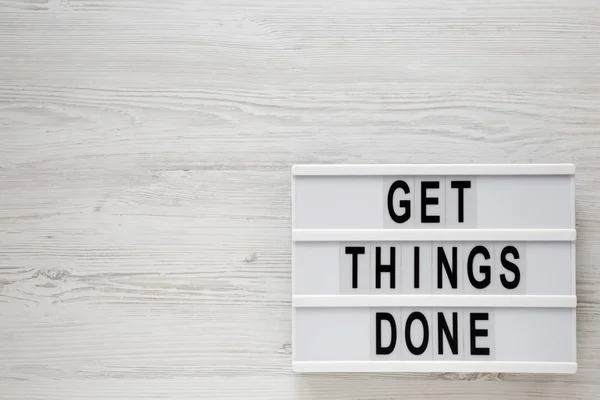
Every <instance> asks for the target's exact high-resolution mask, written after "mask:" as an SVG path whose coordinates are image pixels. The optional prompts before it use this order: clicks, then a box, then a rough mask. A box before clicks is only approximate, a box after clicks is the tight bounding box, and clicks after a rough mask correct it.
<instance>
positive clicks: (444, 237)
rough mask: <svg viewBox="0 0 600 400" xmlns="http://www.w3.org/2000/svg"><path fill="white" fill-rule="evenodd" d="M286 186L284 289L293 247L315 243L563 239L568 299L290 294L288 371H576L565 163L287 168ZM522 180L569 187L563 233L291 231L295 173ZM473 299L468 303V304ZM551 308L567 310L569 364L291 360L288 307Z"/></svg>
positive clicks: (569, 170)
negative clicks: (288, 216)
mask: <svg viewBox="0 0 600 400" xmlns="http://www.w3.org/2000/svg"><path fill="white" fill-rule="evenodd" d="M291 175H292V176H291V178H292V182H291V188H292V193H291V195H292V287H293V285H294V276H295V271H296V265H295V257H294V253H295V244H296V242H318V241H335V242H348V241H412V242H415V241H569V242H571V285H572V293H573V295H557V296H554V295H547V296H540V295H511V296H506V295H464V294H461V295H376V296H374V295H346V294H340V295H297V294H295V292H294V290H293V292H292V369H293V371H294V372H459V373H477V372H495V373H575V372H576V371H577V362H576V359H577V327H576V322H577V321H576V310H575V309H576V306H577V297H576V295H575V293H576V252H575V239H576V230H575V176H574V175H575V166H574V165H572V164H507V165H503V164H390V165H294V166H293V167H292V170H291ZM459 175H468V176H486V175H496V176H522V175H538V176H544V175H563V176H565V175H566V176H570V182H571V188H570V190H571V227H570V229H402V230H400V229H398V230H394V229H296V221H295V219H296V213H295V204H294V203H295V182H296V177H297V176H459ZM475 300H476V303H473V302H474V301H475ZM403 306H410V307H414V306H424V307H444V306H446V307H488V308H490V307H529V308H535V307H553V308H571V309H573V313H572V318H573V320H572V327H573V328H572V329H573V332H572V338H573V339H572V340H573V349H572V353H573V358H574V361H573V362H523V361H515V362H506V361H400V360H398V361H375V360H373V361H296V360H295V343H296V330H295V310H296V308H300V307H403Z"/></svg>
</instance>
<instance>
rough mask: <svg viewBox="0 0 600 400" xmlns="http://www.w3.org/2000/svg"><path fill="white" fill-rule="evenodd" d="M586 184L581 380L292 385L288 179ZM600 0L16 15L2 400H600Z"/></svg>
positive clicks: (153, 4) (250, 5) (206, 5)
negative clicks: (387, 172) (342, 170)
mask: <svg viewBox="0 0 600 400" xmlns="http://www.w3.org/2000/svg"><path fill="white" fill-rule="evenodd" d="M412 162H418V163H444V162H448V163H452V162H483V163H488V162H491V163H511V162H543V163H552V162H572V163H575V164H576V165H577V176H576V179H577V184H576V186H577V187H576V194H577V229H578V243H577V251H578V265H577V285H578V287H577V294H578V296H579V307H578V361H579V372H578V373H577V374H576V375H573V376H544V375H504V374H499V375H498V374H494V375H486V374H479V375H477V374H475V375H456V374H432V375H424V374H401V375H385V374H380V375H377V374H374V375H359V376H351V375H344V374H339V375H294V374H293V373H292V372H291V354H290V341H291V321H290V320H291V276H290V275H291V263H290V247H291V243H290V198H289V193H290V176H289V172H290V167H291V165H292V164H294V163H412ZM599 201H600V3H598V2H597V1H596V0H551V1H548V0H522V1H517V0H498V1H493V2H492V1H479V0H477V1H476V0H457V1H445V0H408V1H396V0H377V1H372V0H331V1H323V0H302V1H300V0H282V1H277V2H274V1H272V0H246V1H241V0H203V1H193V0H175V1H158V0H0V318H1V319H0V321H1V322H2V323H1V324H0V397H1V398H2V399H28V400H29V399H135V398H140V399H141V398H143V399H147V398H170V399H192V398H194V399H196V398H203V399H204V398H206V399H233V398H247V399H311V400H313V399H322V400H342V399H351V400H354V399H356V400H358V399H382V400H383V399H422V400H426V399H439V398H447V399H461V400H462V399H472V400H475V399H480V398H483V397H484V396H485V398H487V399H509V400H515V399H526V398H527V399H555V400H559V399H561V400H562V399H597V398H598V393H599V392H600V383H599V382H600V322H599V321H600V311H599V305H600V287H599V286H598V282H599V281H600V269H598V265H600V246H598V243H599V242H600V211H599V210H598V206H597V205H598V203H599Z"/></svg>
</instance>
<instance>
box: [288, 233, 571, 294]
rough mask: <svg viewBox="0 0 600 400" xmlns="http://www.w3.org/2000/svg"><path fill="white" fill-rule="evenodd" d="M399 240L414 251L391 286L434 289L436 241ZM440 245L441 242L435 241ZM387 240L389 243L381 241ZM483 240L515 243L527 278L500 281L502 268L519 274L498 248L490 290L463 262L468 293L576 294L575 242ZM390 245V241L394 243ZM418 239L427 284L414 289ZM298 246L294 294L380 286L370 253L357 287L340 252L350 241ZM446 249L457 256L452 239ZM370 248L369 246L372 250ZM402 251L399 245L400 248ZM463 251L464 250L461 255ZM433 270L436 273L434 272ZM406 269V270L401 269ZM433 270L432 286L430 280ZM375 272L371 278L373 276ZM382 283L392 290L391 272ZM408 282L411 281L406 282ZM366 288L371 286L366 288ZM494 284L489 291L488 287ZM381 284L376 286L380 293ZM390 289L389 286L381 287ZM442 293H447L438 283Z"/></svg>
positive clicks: (461, 275) (490, 245)
mask: <svg viewBox="0 0 600 400" xmlns="http://www.w3.org/2000/svg"><path fill="white" fill-rule="evenodd" d="M391 243H395V245H399V246H400V247H401V248H402V249H404V248H405V247H404V245H406V246H410V247H407V249H409V250H410V251H404V252H402V257H403V258H402V259H403V260H404V261H403V262H404V265H398V264H397V265H396V274H397V279H399V280H400V282H399V283H400V285H398V286H397V288H398V291H391V293H397V294H401V293H404V294H432V289H431V283H433V287H434V288H437V286H436V285H437V263H435V260H434V259H433V258H432V257H431V255H430V254H431V251H429V255H427V254H426V252H425V249H426V248H425V247H424V246H426V245H429V246H431V244H432V242H404V243H402V242H391ZM435 243H436V245H438V244H441V243H440V242H435ZM473 243H475V242H456V243H455V245H458V247H459V254H461V253H462V252H463V251H464V249H466V248H467V247H466V246H468V245H470V244H473ZM372 244H373V243H370V242H352V243H344V245H352V246H365V247H370V246H371V245H372ZM379 244H385V243H379ZM477 244H483V245H485V246H486V248H487V249H488V250H491V249H493V248H495V247H496V245H497V246H498V249H502V248H503V247H504V246H506V245H508V244H510V245H514V246H515V247H517V248H518V249H521V250H522V249H523V248H524V251H520V255H521V256H522V259H521V260H519V261H517V262H516V264H517V265H518V266H519V270H520V272H521V282H520V284H519V286H518V287H517V288H516V289H514V290H510V291H509V290H506V289H504V287H503V286H502V285H501V283H500V281H499V279H500V278H499V276H500V274H501V273H506V274H507V279H509V280H512V279H513V274H512V273H511V272H508V271H507V270H505V269H504V267H502V264H501V263H500V252H499V251H498V252H497V253H498V254H494V255H495V257H494V260H495V262H494V263H491V262H492V259H490V260H489V261H486V262H485V264H486V265H491V266H492V273H491V274H492V275H491V276H492V284H490V286H489V287H488V288H486V290H483V291H481V290H477V289H473V288H472V286H471V285H470V283H469V282H468V277H467V272H466V268H459V270H458V273H459V285H458V289H459V291H460V293H463V294H477V293H481V294H506V295H507V296H510V295H511V294H531V295H572V294H574V293H573V291H572V290H573V288H572V285H571V273H572V271H571V242H511V243H508V242H502V243H495V242H477ZM388 245H389V243H388ZM415 245H418V246H421V254H420V256H421V270H420V272H421V284H422V285H421V289H422V290H420V291H414V289H413V261H412V254H413V247H414V246H415ZM295 246H296V250H295V252H294V256H295V257H296V269H295V271H294V294H351V293H355V294H356V293H359V294H365V293H369V289H370V288H375V283H374V279H375V278H374V277H375V272H374V269H375V267H374V263H375V261H374V260H373V261H372V264H371V265H372V270H371V271H370V272H368V271H367V270H366V269H367V268H368V267H369V264H368V263H366V262H364V263H363V261H365V260H366V258H367V254H365V255H362V256H359V257H360V258H359V271H358V279H359V282H358V284H359V285H358V286H359V287H358V289H357V290H353V289H352V286H351V285H352V279H351V277H352V256H351V255H345V257H342V258H340V255H341V254H340V252H341V253H342V254H343V252H344V250H343V249H344V247H341V248H340V244H339V243H338V242H296V243H295ZM447 246H448V248H447V250H446V255H447V257H448V259H449V260H450V261H451V256H452V250H451V247H452V245H450V244H448V245H447ZM366 251H367V252H368V250H366ZM397 251H398V250H397ZM382 254H385V258H382V262H384V263H387V261H388V258H387V257H389V249H387V251H386V252H382ZM459 257H460V256H459ZM480 257H481V256H478V257H477V259H476V260H475V261H474V263H473V265H474V268H473V270H474V273H475V277H476V278H477V279H480V277H479V275H477V271H479V265H481V264H482V262H481V261H480ZM466 258H467V255H464V256H463V260H464V262H462V263H459V267H460V266H464V265H466ZM426 260H429V265H430V267H429V268H426V266H425V265H424V264H425V262H426ZM508 260H511V261H512V260H513V259H512V257H508ZM432 273H433V275H432ZM400 274H404V275H400ZM427 276H429V282H430V286H429V287H428V286H426V283H427V281H426V280H427ZM341 277H345V278H346V280H345V282H346V285H340V283H341V280H340V278H341ZM443 277H444V289H445V288H446V285H448V283H447V279H448V278H447V277H446V274H445V272H444V274H443ZM369 278H371V281H370V280H369ZM381 283H382V288H384V287H387V288H388V292H389V274H388V273H384V274H382V281H381ZM406 285H408V286H406ZM363 289H365V290H363ZM448 289H449V290H447V291H446V290H443V291H442V293H443V294H453V293H454V292H455V291H454V290H452V289H451V288H450V287H449V286H448ZM487 289H489V292H488V291H487ZM374 292H375V290H373V291H371V293H374ZM377 292H382V294H385V292H386V291H377ZM435 292H436V294H441V293H440V291H438V290H437V289H436V290H435Z"/></svg>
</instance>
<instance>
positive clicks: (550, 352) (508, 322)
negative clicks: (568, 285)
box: [295, 307, 574, 362]
mask: <svg viewBox="0 0 600 400" xmlns="http://www.w3.org/2000/svg"><path fill="white" fill-rule="evenodd" d="M451 310H452V311H457V310H460V311H462V312H463V315H462V316H460V317H459V324H461V325H462V326H463V328H464V330H463V333H464V335H463V339H464V341H463V348H462V353H460V355H462V358H461V359H462V360H466V361H473V360H485V361H540V362H543V361H548V362H572V361H573V356H572V348H573V347H572V339H573V338H572V336H573V327H572V326H571V322H572V313H573V312H574V310H573V309H552V308H542V309H540V308H535V309H534V308H496V309H492V308H480V309H476V308H464V309H451ZM377 311H387V312H391V314H392V315H394V318H395V319H396V325H397V329H398V331H397V333H398V339H397V345H396V349H395V350H394V351H393V352H392V354H391V355H390V356H389V357H387V358H386V357H384V356H382V355H379V356H377V355H375V351H374V348H375V345H374V343H375V338H374V336H375V322H374V321H373V320H374V314H375V312H377ZM413 311H420V312H422V313H423V314H424V315H426V318H427V320H428V322H429V334H430V341H429V346H428V347H427V350H426V352H425V353H423V355H421V356H414V355H411V354H410V353H409V352H408V350H407V349H406V347H405V345H404V329H405V321H406V319H407V318H408V315H409V314H410V313H411V312H413ZM438 311H445V310H444V309H443V308H441V309H436V308H434V307H427V308H415V309H409V308H390V309H385V308H379V309H370V308H368V307H361V308H296V309H295V312H296V325H295V326H296V360H297V361H367V360H371V359H387V360H390V359H391V360H412V359H414V360H421V361H426V360H432V359H435V358H434V351H433V350H434V347H435V346H434V345H435V344H436V343H437V329H434V323H433V322H434V318H433V314H434V313H435V312H438ZM472 312H487V313H489V316H490V320H489V321H481V322H477V324H476V328H477V329H488V336H487V337H482V338H478V339H477V346H479V347H487V348H489V349H490V357H487V356H486V357H483V356H482V357H478V356H472V355H470V351H469V349H470V341H469V338H470V333H469V332H470V331H469V326H470V325H469V319H468V315H469V313H472ZM399 313H401V317H402V322H401V323H400V320H399V319H398V315H399ZM448 323H449V326H450V327H452V324H451V319H448ZM382 326H383V328H387V322H384V323H383V324H382ZM415 327H418V328H420V327H421V325H420V323H419V322H416V323H414V324H413V332H419V333H416V334H414V343H415V345H419V344H420V343H421V337H422V336H419V335H422V333H421V332H422V330H420V329H419V330H418V331H415V330H414V329H415ZM384 339H385V340H383V341H382V343H383V344H384V345H387V344H388V343H389V336H387V337H385V336H384Z"/></svg>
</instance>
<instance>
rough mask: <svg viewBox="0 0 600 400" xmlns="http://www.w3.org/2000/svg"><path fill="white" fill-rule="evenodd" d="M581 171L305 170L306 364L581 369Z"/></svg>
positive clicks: (299, 360) (297, 355) (299, 255)
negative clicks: (577, 188)
mask: <svg viewBox="0 0 600 400" xmlns="http://www.w3.org/2000/svg"><path fill="white" fill-rule="evenodd" d="M574 173H575V167H574V166H573V165H570V164H547V165H538V164H529V165H424V164H423V165H296V166H294V167H293V168H292V283H293V293H292V321H293V322H292V330H293V343H292V353H293V355H292V366H293V369H294V371H296V372H530V373H574V372H575V371H576V370H577V361H576V358H577V354H576V311H575V309H576V304H577V298H576V291H575V236H576V231H575V196H574Z"/></svg>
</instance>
